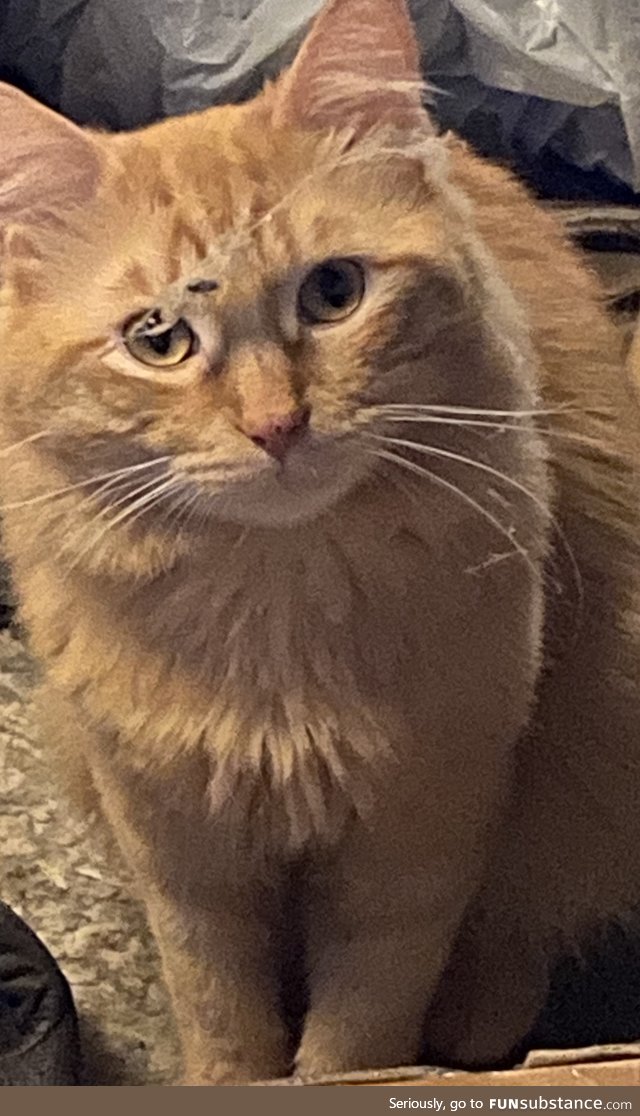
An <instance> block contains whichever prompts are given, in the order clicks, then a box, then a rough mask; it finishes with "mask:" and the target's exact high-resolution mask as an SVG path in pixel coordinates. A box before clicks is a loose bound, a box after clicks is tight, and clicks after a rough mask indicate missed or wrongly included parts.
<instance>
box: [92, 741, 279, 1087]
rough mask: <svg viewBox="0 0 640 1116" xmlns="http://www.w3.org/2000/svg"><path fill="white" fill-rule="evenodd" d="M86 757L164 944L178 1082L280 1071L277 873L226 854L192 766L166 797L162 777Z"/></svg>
mask: <svg viewBox="0 0 640 1116" xmlns="http://www.w3.org/2000/svg"><path fill="white" fill-rule="evenodd" d="M92 766H93V771H94V778H95V781H96V784H97V787H98V790H99V793H100V797H101V799H102V804H103V808H104V812H105V814H106V815H107V818H108V820H109V822H110V823H111V826H112V829H113V831H114V833H115V835H116V837H117V839H118V841H119V844H120V846H121V848H122V851H123V853H124V855H125V857H126V858H127V860H128V861H129V864H130V866H131V868H132V869H133V871H134V873H135V876H136V882H137V885H138V891H139V893H140V894H141V897H142V899H143V900H144V902H145V904H146V908H147V913H148V917H149V922H150V924H151V928H152V930H153V933H154V935H155V937H156V940H157V943H158V946H159V949H160V954H161V958H162V965H163V972H164V977H165V981H166V984H167V986H168V989H169V993H170V996H171V1000H172V1005H173V1010H174V1015H175V1018H176V1022H177V1025H178V1030H179V1035H180V1040H181V1046H182V1050H183V1063H184V1065H183V1080H182V1083H183V1084H188V1085H217V1084H225V1085H235V1084H245V1083H247V1082H250V1081H256V1080H261V1079H269V1078H274V1077H284V1076H286V1075H287V1074H288V1072H289V1071H290V1065H291V1052H290V1049H289V1041H290V1040H289V1033H288V1030H287V1028H286V1026H285V1024H284V1022H283V1019H282V1017H281V1010H280V986H279V973H278V970H277V953H278V945H279V932H280V917H281V912H280V889H279V883H278V879H277V874H276V873H275V872H274V873H273V874H272V876H271V877H269V875H268V873H266V872H263V874H262V878H257V877H256V874H252V873H251V871H250V866H249V864H248V863H247V860H246V859H243V858H242V857H240V856H238V857H236V858H233V857H230V856H229V855H227V856H226V857H225V856H224V855H222V854H221V850H220V848H219V842H217V841H215V840H214V839H213V837H212V832H211V821H210V819H209V818H208V817H207V813H206V808H205V807H204V804H203V803H204V795H203V793H202V786H201V785H200V777H199V773H198V772H197V771H196V772H195V773H191V772H190V771H189V770H182V771H180V772H174V773H173V777H172V782H173V784H174V786H177V787H179V788H180V794H179V798H178V800H177V801H176V798H175V794H174V795H173V799H174V801H173V802H171V797H172V795H171V788H170V787H169V786H168V785H167V786H166V796H163V794H162V792H161V789H160V788H159V787H158V786H157V785H154V787H153V788H151V786H150V785H149V784H148V783H147V782H146V780H145V779H144V778H143V777H140V776H136V777H134V778H130V777H128V776H127V775H126V774H125V773H123V772H122V771H119V772H118V771H117V770H116V769H115V768H109V767H108V766H107V765H105V764H104V762H96V763H94V764H93V765H92ZM169 803H170V804H169ZM187 804H188V808H187Z"/></svg>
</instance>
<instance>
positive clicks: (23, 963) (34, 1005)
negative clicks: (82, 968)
mask: <svg viewBox="0 0 640 1116" xmlns="http://www.w3.org/2000/svg"><path fill="white" fill-rule="evenodd" d="M78 1070H79V1046H78V1032H77V1018H76V1013H75V1008H74V1004H73V999H72V996H71V990H70V988H69V985H68V984H67V981H66V980H65V978H64V976H63V975H62V973H61V971H60V969H59V968H58V966H57V965H56V963H55V961H54V960H53V957H52V956H51V954H50V953H49V952H48V950H47V949H46V948H45V946H44V945H43V944H42V942H41V941H40V940H39V939H38V938H37V937H36V935H35V934H34V933H33V931H31V930H30V929H29V928H28V926H26V925H25V923H24V922H23V921H22V919H20V918H18V916H17V915H16V914H15V913H14V912H13V911H12V910H11V909H10V908H9V907H7V905H6V904H5V903H2V902H0V1085H3V1086H4V1085H75V1084H77V1080H78Z"/></svg>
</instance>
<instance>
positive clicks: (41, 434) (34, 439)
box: [0, 430, 54, 457]
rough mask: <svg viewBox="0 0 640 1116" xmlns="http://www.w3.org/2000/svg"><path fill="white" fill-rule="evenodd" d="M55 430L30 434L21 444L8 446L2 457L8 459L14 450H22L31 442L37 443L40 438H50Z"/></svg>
mask: <svg viewBox="0 0 640 1116" xmlns="http://www.w3.org/2000/svg"><path fill="white" fill-rule="evenodd" d="M53 433H54V431H53V430H38V432H37V434H30V435H29V437H28V438H22V439H21V441H19V442H14V443H13V445H11V446H6V447H5V449H3V450H0V457H7V456H8V454H10V453H13V451H14V450H17V449H20V448H21V447H22V446H26V445H30V443H31V442H37V441H39V440H40V438H50V437H51V436H52V435H53Z"/></svg>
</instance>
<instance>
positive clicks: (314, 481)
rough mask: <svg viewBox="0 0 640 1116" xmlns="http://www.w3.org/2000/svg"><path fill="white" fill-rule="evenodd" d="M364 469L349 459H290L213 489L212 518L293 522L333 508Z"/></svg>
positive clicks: (255, 523) (256, 522) (314, 517)
mask: <svg viewBox="0 0 640 1116" xmlns="http://www.w3.org/2000/svg"><path fill="white" fill-rule="evenodd" d="M367 473H368V469H367V467H366V465H365V464H364V463H358V462H357V461H354V460H349V461H346V460H344V459H342V460H335V461H334V462H332V463H331V464H329V463H327V462H323V465H322V466H321V467H318V468H313V469H310V468H308V467H305V465H304V464H303V463H302V462H299V461H298V462H295V463H294V462H292V464H291V466H289V465H286V466H285V467H284V468H283V469H281V468H273V469H269V470H268V471H266V472H263V473H260V475H258V476H256V477H254V478H251V479H248V480H246V481H244V482H242V483H240V484H238V485H234V486H233V488H232V489H231V490H229V491H224V492H220V493H217V494H215V495H214V496H213V497H212V499H211V502H210V514H211V517H212V518H215V519H218V520H223V521H225V522H228V523H237V524H240V525H242V526H245V527H265V528H269V527H285V528H286V527H294V526H296V525H297V524H303V523H310V522H313V521H314V520H317V519H319V518H321V517H322V516H323V515H325V514H326V513H327V512H329V511H330V510H331V509H332V508H334V507H335V505H336V504H338V503H339V502H340V501H341V500H343V499H344V497H345V496H346V495H347V494H348V493H349V492H350V491H351V490H352V489H353V488H354V487H355V486H356V485H357V484H358V483H359V482H360V481H362V480H363V478H364V476H365V475H366V474H367Z"/></svg>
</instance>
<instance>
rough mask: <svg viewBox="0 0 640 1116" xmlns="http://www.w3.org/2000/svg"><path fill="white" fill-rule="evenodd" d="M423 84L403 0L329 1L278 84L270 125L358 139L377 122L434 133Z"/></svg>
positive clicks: (416, 48) (378, 123)
mask: <svg viewBox="0 0 640 1116" xmlns="http://www.w3.org/2000/svg"><path fill="white" fill-rule="evenodd" d="M423 87H424V84H423V80H422V75H421V72H420V54H419V50H418V44H417V40H416V36H415V32H414V29H413V24H412V22H411V17H410V15H409V12H408V9H407V6H406V3H405V0H332V2H330V3H328V4H327V5H326V7H325V8H323V9H322V11H321V12H320V14H319V15H318V16H317V18H316V20H315V22H314V24H313V26H312V28H311V31H310V32H309V34H308V35H307V38H306V39H305V41H304V43H303V44H302V47H301V48H300V51H299V52H298V56H297V58H296V59H295V61H294V62H293V65H292V66H291V68H290V69H289V70H288V71H287V72H286V73H285V74H284V75H283V77H281V78H280V80H279V82H278V84H277V86H276V89H275V91H274V93H275V106H274V113H273V120H274V124H275V125H276V126H280V127H285V126H294V127H300V128H305V129H307V128H308V129H311V130H326V129H352V130H353V132H354V134H355V135H356V136H357V135H358V134H362V133H363V132H365V131H368V130H369V129H370V128H372V127H375V126H377V125H380V124H383V125H391V126H392V127H394V128H399V129H410V130H412V131H415V130H416V129H418V130H421V131H426V132H430V133H433V130H434V129H433V127H432V125H431V122H430V120H429V118H428V116H427V114H426V112H425V111H424V108H423V107H422V98H421V94H422V91H423Z"/></svg>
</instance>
